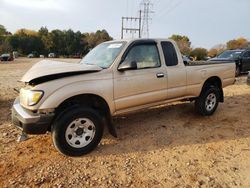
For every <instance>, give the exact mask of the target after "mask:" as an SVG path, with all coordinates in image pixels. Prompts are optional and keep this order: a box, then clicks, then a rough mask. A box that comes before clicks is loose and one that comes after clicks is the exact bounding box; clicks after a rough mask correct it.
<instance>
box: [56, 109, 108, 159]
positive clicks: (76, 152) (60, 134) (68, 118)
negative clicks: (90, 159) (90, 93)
mask: <svg viewBox="0 0 250 188" xmlns="http://www.w3.org/2000/svg"><path fill="white" fill-rule="evenodd" d="M82 118H86V119H87V120H90V122H92V123H93V127H92V130H91V131H92V132H95V133H93V134H94V135H93V137H92V138H89V139H90V140H91V141H90V143H88V144H87V145H86V146H83V147H81V146H79V147H80V148H79V147H74V146H77V144H78V145H80V144H81V143H80V141H79V140H77V141H76V142H75V144H74V143H73V145H74V146H73V145H72V143H71V142H70V141H69V139H70V137H69V138H67V139H68V140H67V139H66V136H67V134H69V133H68V132H67V131H66V130H68V129H74V127H73V128H72V123H73V124H74V122H75V121H79V120H81V119H82ZM81 123H82V120H81V121H80V123H79V124H81ZM85 123H86V121H85ZM83 125H84V124H82V126H83ZM74 126H75V125H74ZM77 126H78V123H77ZM77 126H76V127H77ZM80 126H81V125H80ZM78 129H79V130H80V129H81V130H80V132H81V133H80V134H81V135H80V136H78V135H77V130H76V131H75V132H74V133H72V134H74V138H73V139H78V138H76V137H79V139H83V138H82V137H84V134H86V133H84V130H85V129H86V130H87V131H88V129H89V128H82V127H81V128H78ZM93 130H94V131H93ZM51 132H52V140H53V144H54V146H55V148H56V149H57V150H58V151H59V152H61V153H62V154H64V155H67V156H82V155H84V154H87V153H89V152H91V151H92V150H93V149H95V148H96V147H97V145H98V144H99V142H100V141H101V139H102V135H103V121H102V118H101V116H100V115H99V114H98V112H97V111H96V110H94V109H92V108H88V107H86V108H82V107H74V108H70V109H67V110H65V111H63V112H62V113H61V114H60V115H59V116H58V117H57V118H56V120H55V121H54V124H53V125H52V130H51ZM70 134H71V133H70ZM68 136H70V135H68ZM80 137H81V138H80ZM87 137H88V136H86V137H85V139H86V138H87ZM71 138H72V135H71ZM72 142H73V141H72ZM86 142H88V141H86ZM79 143H80V144H79Z"/></svg>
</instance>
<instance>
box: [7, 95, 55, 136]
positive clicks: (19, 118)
mask: <svg viewBox="0 0 250 188" xmlns="http://www.w3.org/2000/svg"><path fill="white" fill-rule="evenodd" d="M53 118H54V114H38V113H33V112H31V111H29V110H26V109H25V108H23V107H22V106H21V104H20V101H19V98H17V99H16V100H15V102H14V104H13V107H12V123H13V124H14V125H15V126H17V127H18V128H20V129H21V130H22V131H23V132H25V133H27V134H45V133H46V132H47V131H48V130H49V127H50V125H51V123H52V120H53Z"/></svg>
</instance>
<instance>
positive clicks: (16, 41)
mask: <svg viewBox="0 0 250 188" xmlns="http://www.w3.org/2000/svg"><path fill="white" fill-rule="evenodd" d="M109 40H112V37H111V36H110V35H109V34H108V32H107V31H106V30H98V31H96V32H94V33H81V32H80V31H77V32H74V31H73V30H71V29H69V30H59V29H55V30H52V31H49V30H48V29H47V28H46V27H41V28H40V29H39V30H38V31H33V30H28V29H20V30H17V31H16V32H15V33H14V34H12V33H10V32H8V31H7V30H6V29H5V27H4V26H2V25H0V53H1V54H2V53H10V52H12V51H18V52H19V53H20V54H22V55H27V54H29V53H34V54H37V55H40V54H43V55H47V54H48V53H52V52H53V53H56V54H57V55H59V56H84V55H85V54H86V53H88V52H89V50H90V49H92V48H94V47H95V46H96V45H98V44H100V43H102V42H104V41H109Z"/></svg>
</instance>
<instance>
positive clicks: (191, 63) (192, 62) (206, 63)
mask: <svg viewBox="0 0 250 188" xmlns="http://www.w3.org/2000/svg"><path fill="white" fill-rule="evenodd" d="M225 63H234V62H230V61H191V62H188V63H187V64H185V66H199V65H215V64H225Z"/></svg>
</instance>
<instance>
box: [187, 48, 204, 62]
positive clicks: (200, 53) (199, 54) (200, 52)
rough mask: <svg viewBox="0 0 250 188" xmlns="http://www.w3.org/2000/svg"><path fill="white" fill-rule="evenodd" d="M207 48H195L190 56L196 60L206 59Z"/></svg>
mask: <svg viewBox="0 0 250 188" xmlns="http://www.w3.org/2000/svg"><path fill="white" fill-rule="evenodd" d="M207 53H208V52H207V50H206V49H205V48H195V49H193V50H192V51H191V53H190V56H192V57H194V58H195V59H196V60H204V59H205V58H206V57H207Z"/></svg>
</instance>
